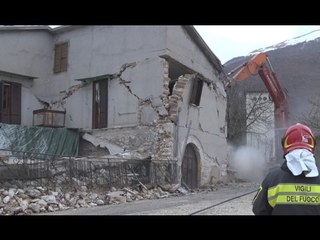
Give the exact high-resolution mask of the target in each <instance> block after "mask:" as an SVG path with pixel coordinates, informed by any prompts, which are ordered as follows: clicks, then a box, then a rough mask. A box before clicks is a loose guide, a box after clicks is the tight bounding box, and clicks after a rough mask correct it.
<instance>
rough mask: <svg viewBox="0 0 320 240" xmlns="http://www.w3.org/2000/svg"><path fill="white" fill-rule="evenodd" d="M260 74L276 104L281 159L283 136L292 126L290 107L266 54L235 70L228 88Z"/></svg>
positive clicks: (277, 136)
mask: <svg viewBox="0 0 320 240" xmlns="http://www.w3.org/2000/svg"><path fill="white" fill-rule="evenodd" d="M256 73H258V74H259V76H260V78H261V79H262V81H263V82H264V85H265V86H266V88H267V90H268V92H269V94H270V96H271V98H272V101H273V103H274V121H275V138H276V142H275V144H276V155H277V157H279V152H280V150H279V148H280V146H281V145H279V144H280V140H281V138H282V134H281V133H283V132H284V131H285V130H286V129H287V128H288V127H289V125H290V117H289V105H288V99H287V95H286V94H285V92H284V91H283V90H282V88H281V86H280V83H279V80H278V78H277V75H276V73H275V72H274V70H273V68H272V65H271V63H270V60H269V58H268V56H267V54H266V53H259V54H256V55H254V56H253V57H252V58H250V59H249V60H248V61H246V62H245V63H243V64H241V65H240V66H238V67H236V68H235V69H233V70H232V71H231V72H229V73H228V74H227V75H228V77H230V76H232V75H233V74H234V75H233V77H232V78H231V80H230V81H229V82H228V84H227V86H229V87H230V86H232V85H233V84H234V81H242V80H245V79H247V78H248V77H250V76H251V75H253V74H256Z"/></svg>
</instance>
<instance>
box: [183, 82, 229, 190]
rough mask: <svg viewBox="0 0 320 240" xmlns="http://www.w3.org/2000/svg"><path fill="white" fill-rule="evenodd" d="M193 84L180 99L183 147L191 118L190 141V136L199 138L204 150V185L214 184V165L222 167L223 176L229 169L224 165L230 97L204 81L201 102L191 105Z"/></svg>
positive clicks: (202, 179) (198, 145)
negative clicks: (226, 96)
mask: <svg viewBox="0 0 320 240" xmlns="http://www.w3.org/2000/svg"><path fill="white" fill-rule="evenodd" d="M191 87H192V84H191V81H189V82H188V83H187V85H186V87H185V91H184V93H183V96H182V102H179V107H181V109H182V110H181V112H180V115H179V149H183V147H184V142H185V138H186V136H187V130H188V126H189V123H190V121H191V128H190V133H189V137H188V140H187V141H189V142H191V140H190V139H197V141H194V142H195V143H196V144H195V145H196V146H197V147H198V148H199V149H198V151H199V152H201V154H200V157H201V159H200V164H201V169H200V172H201V179H200V184H201V185H204V184H209V183H210V181H211V177H212V176H211V172H212V171H213V168H214V167H216V166H219V171H220V177H221V179H222V178H223V177H224V176H225V174H226V172H225V171H226V169H224V167H223V166H224V165H225V164H226V160H227V142H226V137H227V129H226V122H225V121H226V120H225V117H226V115H225V114H226V111H225V109H226V99H225V98H224V97H221V96H218V95H217V93H216V91H214V90H212V88H209V87H208V86H207V84H206V83H204V85H203V90H202V96H201V101H200V105H199V106H191V105H189V97H190V96H189V95H190V92H191ZM219 91H221V89H220V90H218V92H219ZM218 112H219V114H218ZM197 143H199V144H197ZM200 143H201V144H200ZM181 154H183V152H181V151H179V153H178V159H179V160H180V161H182V157H183V156H182V155H181ZM180 164H181V162H180ZM219 180H220V179H219Z"/></svg>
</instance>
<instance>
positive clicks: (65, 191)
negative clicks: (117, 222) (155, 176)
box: [0, 180, 186, 215]
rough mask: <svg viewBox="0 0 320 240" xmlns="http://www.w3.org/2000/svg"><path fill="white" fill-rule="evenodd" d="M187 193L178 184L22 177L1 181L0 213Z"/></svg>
mask: <svg viewBox="0 0 320 240" xmlns="http://www.w3.org/2000/svg"><path fill="white" fill-rule="evenodd" d="M181 194H186V193H185V190H184V189H183V188H181V187H180V186H179V185H166V186H161V187H160V186H158V187H153V188H150V189H149V188H148V187H146V186H145V185H139V186H138V187H136V188H131V187H130V188H129V187H125V188H122V189H116V188H114V187H111V188H110V190H108V191H104V190H103V189H98V188H97V189H89V188H88V187H87V186H79V187H72V188H71V187H68V188H61V187H50V186H49V185H46V186H43V184H42V185H39V183H37V182H36V181H34V182H33V181H32V182H29V183H28V184H26V183H24V182H23V181H19V180H16V181H13V182H10V183H9V182H5V183H2V184H1V185H0V215H31V214H38V213H45V212H55V211H61V210H67V209H72V208H81V207H94V206H101V205H107V204H121V203H126V202H131V201H135V200H141V199H158V198H166V197H169V196H177V195H181Z"/></svg>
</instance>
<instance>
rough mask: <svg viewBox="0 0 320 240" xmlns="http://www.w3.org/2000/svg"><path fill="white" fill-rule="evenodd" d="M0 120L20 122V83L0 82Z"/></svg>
mask: <svg viewBox="0 0 320 240" xmlns="http://www.w3.org/2000/svg"><path fill="white" fill-rule="evenodd" d="M0 103H1V106H0V122H2V123H8V124H21V84H20V83H14V82H5V81H1V82H0Z"/></svg>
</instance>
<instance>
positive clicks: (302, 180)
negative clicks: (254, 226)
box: [252, 123, 320, 215]
mask: <svg viewBox="0 0 320 240" xmlns="http://www.w3.org/2000/svg"><path fill="white" fill-rule="evenodd" d="M281 142H282V148H283V157H284V159H285V161H284V163H283V164H282V165H281V167H278V168H276V169H274V170H271V171H270V172H269V173H268V174H267V176H266V177H265V179H264V180H263V181H262V184H261V185H260V187H259V190H258V192H257V193H256V195H255V197H254V198H253V202H252V204H253V207H252V211H253V213H254V214H255V215H320V176H319V170H318V168H317V166H316V161H315V157H314V152H315V146H316V140H315V137H314V135H313V133H312V131H311V130H310V128H309V127H307V126H305V125H303V124H300V123H297V124H295V125H292V126H291V127H289V128H288V129H287V131H286V133H285V134H284V137H283V138H282V141H281Z"/></svg>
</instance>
